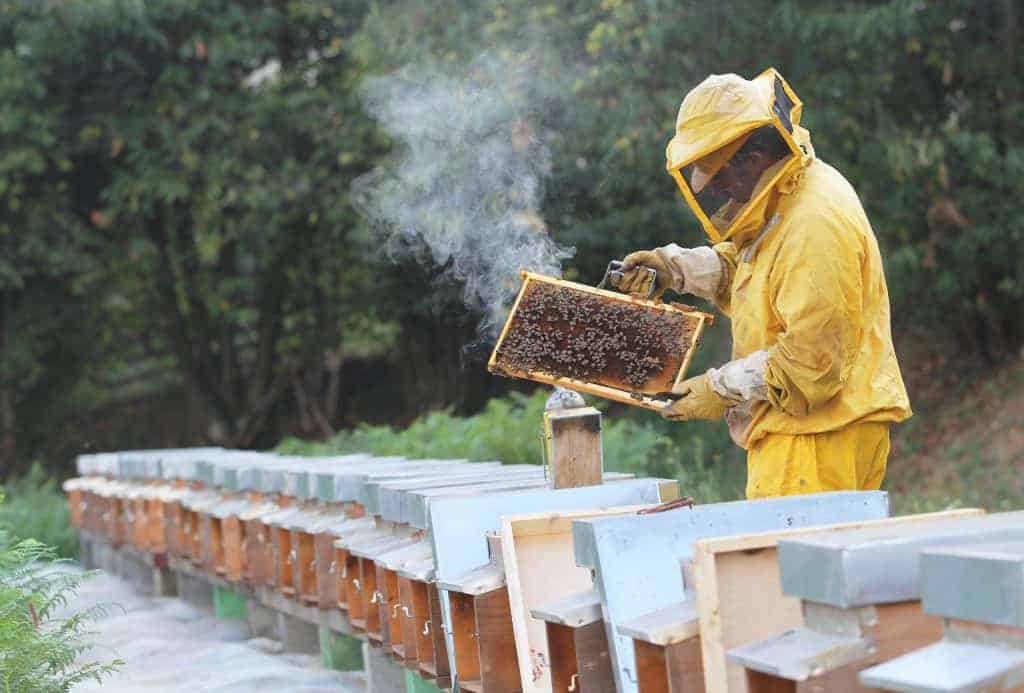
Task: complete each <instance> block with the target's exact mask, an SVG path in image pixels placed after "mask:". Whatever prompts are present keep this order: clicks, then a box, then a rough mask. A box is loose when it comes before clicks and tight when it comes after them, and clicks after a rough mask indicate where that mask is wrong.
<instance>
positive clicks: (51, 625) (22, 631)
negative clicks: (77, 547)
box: [0, 498, 122, 693]
mask: <svg viewBox="0 0 1024 693" xmlns="http://www.w3.org/2000/svg"><path fill="white" fill-rule="evenodd" d="M2 500H3V499H2V498H0V503H2ZM0 507H2V506H0ZM89 575H90V574H89V573H85V574H82V573H74V572H70V571H66V570H61V569H60V561H59V560H57V554H56V551H55V550H54V549H53V548H52V547H49V546H47V545H45V544H43V543H41V542H39V541H36V540H35V539H21V540H17V539H15V538H14V536H13V535H12V534H11V533H10V532H9V531H8V530H7V529H5V528H2V527H0V689H2V690H3V691H17V692H18V693H53V692H55V691H62V692H63V691H70V690H71V688H72V687H73V686H74V685H75V684H77V683H79V682H81V681H84V680H86V679H95V680H96V681H98V682H99V681H102V678H103V676H105V675H107V674H109V673H111V672H113V671H115V670H116V669H117V667H119V666H120V665H121V664H122V662H121V661H120V660H115V661H113V662H107V663H100V662H91V663H87V664H84V665H77V664H76V661H75V660H76V659H77V657H78V656H79V655H81V654H83V653H85V652H88V651H89V650H90V649H91V647H92V646H91V645H90V644H89V643H88V636H89V632H88V631H87V630H86V625H87V624H88V622H89V621H90V620H91V619H92V618H94V617H96V616H98V615H100V614H102V613H103V612H104V611H105V610H106V607H105V606H103V605H98V606H95V607H93V608H91V609H87V610H85V611H81V612H78V613H75V614H72V615H71V616H69V617H66V618H64V617H61V616H59V615H58V614H57V612H58V611H59V610H61V609H63V608H65V607H66V606H67V604H68V598H69V597H70V596H71V594H72V593H74V591H75V590H76V589H77V588H78V586H79V585H80V584H81V582H82V580H84V579H86V578H88V577H89Z"/></svg>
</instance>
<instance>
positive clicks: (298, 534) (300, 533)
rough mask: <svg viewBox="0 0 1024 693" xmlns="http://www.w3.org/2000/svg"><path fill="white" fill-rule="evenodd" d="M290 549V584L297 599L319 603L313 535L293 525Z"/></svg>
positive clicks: (309, 603)
mask: <svg viewBox="0 0 1024 693" xmlns="http://www.w3.org/2000/svg"><path fill="white" fill-rule="evenodd" d="M291 535H292V536H291V541H292V551H293V552H294V553H295V561H294V563H293V564H292V584H293V585H294V586H295V592H296V596H297V597H298V599H299V601H300V602H302V603H303V604H305V605H307V606H315V605H317V604H318V603H319V597H318V595H317V585H316V578H317V565H316V547H315V545H314V535H313V534H312V533H311V532H310V531H309V530H308V529H306V528H299V527H294V528H292V532H291Z"/></svg>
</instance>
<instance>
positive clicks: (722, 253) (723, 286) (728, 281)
mask: <svg viewBox="0 0 1024 693" xmlns="http://www.w3.org/2000/svg"><path fill="white" fill-rule="evenodd" d="M713 249H714V251H715V253H717V254H718V259H719V260H721V261H722V272H724V273H725V276H724V277H723V278H722V280H721V282H720V283H719V284H718V293H717V294H716V295H715V300H714V303H715V306H716V307H717V308H718V310H720V311H722V314H723V315H725V316H728V315H729V311H730V309H731V305H732V279H733V277H734V276H736V262H737V261H738V260H737V258H738V257H739V250H738V249H737V248H736V245H735V244H734V243H731V242H729V241H726V242H724V243H718V244H716V245H715V246H713Z"/></svg>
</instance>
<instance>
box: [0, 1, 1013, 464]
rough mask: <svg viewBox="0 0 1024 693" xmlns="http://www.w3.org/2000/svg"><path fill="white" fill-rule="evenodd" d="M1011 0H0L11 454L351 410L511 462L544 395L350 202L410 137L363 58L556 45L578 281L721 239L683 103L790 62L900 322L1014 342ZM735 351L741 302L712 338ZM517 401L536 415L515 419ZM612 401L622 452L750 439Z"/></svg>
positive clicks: (993, 343) (820, 146)
mask: <svg viewBox="0 0 1024 693" xmlns="http://www.w3.org/2000/svg"><path fill="white" fill-rule="evenodd" d="M1019 15H1020V8H1019V3H1016V2H1014V1H1013V0H993V2H985V3H981V2H976V1H972V0H949V1H947V2H941V3H939V2H932V3H925V2H919V1H918V0H850V1H849V2H843V3H819V2H810V0H781V1H771V2H769V1H768V0H735V1H734V2H729V3H698V2H691V1H684V2H679V1H678V0H646V1H644V2H635V1H628V0H587V1H583V2H575V1H574V2H527V1H526V0H506V1H499V0H478V1H475V2H462V1H458V0H442V1H441V2H436V3H431V4H430V6H429V7H425V6H424V5H423V4H422V3H417V2H412V1H411V0H391V1H375V2H370V1H363V0H273V1H271V0H153V1H150V2H144V3H143V2H137V1H136V0H0V109H2V112H0V477H3V476H5V475H7V474H10V473H11V472H12V471H24V470H26V469H27V468H28V465H29V463H30V461H31V460H32V459H34V458H43V459H44V460H45V461H46V462H47V463H48V464H49V465H50V466H51V467H53V468H57V467H61V468H63V470H64V471H66V470H67V464H68V461H69V460H70V459H71V457H72V456H73V454H75V453H78V452H82V451H88V450H91V449H97V448H126V447H133V446H136V447H141V446H155V445H185V444H191V443H198V442H204V441H210V442H215V443H219V444H223V445H231V446H257V447H267V446H271V445H274V444H275V443H277V441H279V440H280V439H281V438H282V437H283V436H285V435H289V434H291V435H299V436H301V437H302V438H305V439H330V440H331V441H332V443H331V444H332V445H334V446H337V447H341V448H348V447H351V446H358V445H371V444H372V445H374V446H380V447H381V449H383V448H386V447H387V446H388V445H391V444H392V443H390V442H388V440H387V439H388V437H389V436H388V435H387V434H386V433H385V432H384V429H381V428H375V427H373V426H370V427H365V426H364V427H360V424H361V423H370V424H378V425H379V424H382V423H388V424H396V425H400V424H407V423H409V422H411V421H412V420H414V419H415V418H416V417H417V416H420V415H426V417H425V418H423V419H421V420H420V421H419V422H418V423H416V424H415V427H414V428H413V429H412V430H413V431H415V432H416V435H419V436H421V437H423V438H424V439H425V440H424V442H421V443H417V444H416V445H419V446H422V447H423V450H424V451H426V450H427V449H428V448H429V447H430V446H432V445H440V444H441V443H440V442H433V441H435V439H436V440H437V441H441V440H447V441H449V442H448V443H446V445H448V446H449V447H446V448H445V449H446V450H452V451H453V452H451V453H446V454H460V455H467V456H470V452H472V453H473V455H471V456H474V457H475V456H477V453H479V454H480V455H484V456H490V457H502V458H505V457H507V458H509V459H507V460H506V461H513V460H520V459H523V458H524V457H525V455H526V454H527V452H526V451H527V450H529V449H531V448H533V447H535V432H534V431H532V430H530V429H531V428H532V426H533V423H532V421H533V420H535V419H533V418H531V417H533V414H534V413H535V411H538V409H537V408H538V407H539V404H538V402H539V398H540V397H541V396H540V395H538V396H537V397H536V398H534V399H525V400H524V399H522V398H519V397H513V398H512V399H509V400H502V401H494V400H493V399H492V398H493V397H495V396H500V395H503V394H505V393H506V392H507V391H508V389H509V387H510V383H508V382H506V381H502V380H499V379H496V378H492V377H491V376H489V375H487V374H486V372H485V370H484V367H483V358H482V357H483V356H485V355H486V345H477V346H476V347H471V346H470V345H471V344H472V343H473V342H474V341H475V339H476V332H475V328H476V324H477V319H478V316H475V315H471V314H469V313H467V311H466V309H465V308H464V306H463V305H462V303H461V301H460V300H459V295H460V290H459V287H458V286H455V285H453V284H452V283H451V282H450V281H445V280H443V279H439V276H440V268H436V267H433V266H431V265H430V264H429V263H424V262H417V261H416V260H415V259H414V260H409V261H405V262H401V263H399V264H394V263H392V262H391V261H390V260H389V259H388V258H386V257H384V256H383V255H382V254H381V253H380V252H378V248H377V244H378V242H379V241H378V238H377V237H376V236H375V235H374V233H373V231H372V229H371V228H370V227H369V225H368V224H367V222H366V220H364V219H362V218H361V217H360V216H359V214H358V213H357V212H356V211H355V209H354V207H353V204H352V200H351V199H350V198H351V185H352V182H353V180H355V179H356V178H357V177H358V176H359V175H361V174H363V173H365V172H366V171H368V170H370V169H372V168H373V167H374V166H375V165H377V164H378V163H380V162H381V161H382V160H383V158H384V157H386V156H387V155H388V153H389V151H390V147H391V143H389V142H388V141H387V140H386V138H385V137H384V136H383V135H382V133H381V132H380V131H379V130H378V128H377V126H376V124H375V123H374V122H373V120H372V119H371V118H370V117H369V116H368V115H367V114H366V112H365V109H364V107H363V105H362V103H361V102H360V99H359V86H360V85H361V84H362V83H363V81H364V80H365V79H366V78H367V77H370V76H375V75H383V74H389V73H391V72H392V71H394V70H396V69H398V68H401V67H402V66H405V65H410V64H415V65H420V66H425V67H427V68H432V69H436V70H438V71H439V72H444V71H445V70H446V69H448V68H450V67H452V66H455V65H464V64H467V63H469V62H471V61H472V59H473V58H474V57H475V56H477V55H479V54H480V53H481V52H484V51H491V52H496V53H499V54H501V55H504V56H506V57H508V58H509V59H511V60H515V59H516V58H517V56H526V55H531V54H536V53H538V52H540V51H541V50H542V49H543V52H544V54H545V56H547V57H546V58H545V59H546V60H548V61H549V62H548V63H547V64H549V65H550V66H552V69H554V68H555V67H557V66H558V65H561V66H562V69H563V71H564V74H563V76H564V77H566V78H567V79H566V85H567V86H566V87H565V88H566V89H567V90H568V91H569V96H570V97H571V101H572V103H573V106H572V108H571V109H570V111H571V112H569V113H562V114H560V115H559V118H558V119H557V122H553V123H540V124H541V125H557V132H558V137H557V139H556V140H555V144H554V151H553V161H552V175H551V180H550V181H548V187H547V190H548V194H547V197H546V201H545V207H544V209H543V210H542V212H543V216H544V219H545V221H546V222H547V226H548V229H549V231H550V233H551V234H552V235H553V236H554V238H555V239H556V240H557V241H558V242H560V243H563V244H566V245H572V246H575V248H576V250H577V252H576V256H575V258H574V259H573V260H572V261H571V262H570V263H569V264H568V265H567V266H566V268H565V271H566V275H567V276H568V277H569V278H573V279H578V280H581V281H585V282H590V283H594V282H596V281H597V280H598V279H599V277H600V273H601V272H602V270H603V268H604V266H605V265H606V263H607V261H608V260H609V259H610V258H614V257H621V256H622V255H623V254H624V253H625V252H628V251H630V250H634V249H637V248H648V247H652V246H656V245H662V244H664V243H667V242H670V241H674V242H677V243H680V244H682V245H695V244H699V243H702V242H704V239H703V238H702V236H701V233H700V231H699V230H698V228H697V225H696V224H695V223H694V221H693V220H692V218H691V217H690V216H689V214H688V213H687V212H686V210H685V206H684V204H683V203H682V201H681V200H680V199H679V196H678V193H677V192H676V191H675V190H674V186H673V183H672V181H671V179H670V178H669V177H668V176H667V175H665V173H664V164H663V152H664V145H665V142H666V141H667V139H668V138H669V136H670V133H671V131H672V127H673V122H674V116H675V112H676V109H677V108H678V104H679V101H680V99H681V98H682V96H683V95H684V94H685V93H686V91H687V90H688V89H689V88H691V87H692V86H693V85H695V84H696V83H697V82H698V81H700V80H701V79H702V78H703V77H704V76H706V75H707V74H709V73H712V72H726V71H735V72H738V73H740V74H743V75H746V76H752V75H753V74H756V73H757V72H759V71H760V70H762V69H763V68H765V67H767V66H769V65H771V66H775V67H777V68H779V69H780V70H781V71H782V73H783V74H784V75H785V76H786V77H787V78H788V80H789V81H790V83H791V84H792V85H793V86H794V88H795V89H796V91H797V93H798V94H799V95H800V96H801V97H802V98H803V100H804V102H805V109H804V113H805V117H804V123H805V125H807V126H808V128H809V129H810V130H811V132H812V135H813V138H814V143H815V147H816V150H817V152H818V155H819V156H820V157H821V158H822V159H824V160H826V161H829V162H830V163H832V164H834V165H836V166H837V167H838V168H839V169H840V170H841V171H843V172H844V173H845V174H846V175H847V177H848V178H849V179H850V180H851V181H852V182H853V184H854V185H855V187H856V188H857V189H858V191H859V192H860V194H861V196H862V199H863V201H864V204H865V206H866V208H867V210H868V213H869V216H870V218H871V219H872V222H873V225H874V227H875V230H876V233H877V234H878V236H879V240H880V242H881V244H882V247H883V251H884V254H885V257H886V259H887V276H888V279H889V282H890V288H891V293H892V298H893V301H894V315H896V316H898V319H897V320H896V323H897V324H896V327H897V328H898V330H900V331H907V330H910V329H914V330H920V331H923V333H924V334H925V335H927V338H928V339H932V340H934V341H937V342H942V343H947V342H948V343H950V344H951V347H950V348H951V349H952V350H953V351H954V352H955V353H957V354H958V356H959V357H960V358H962V359H965V360H969V359H973V358H982V359H987V360H988V361H990V362H991V361H996V360H998V359H1001V358H1003V357H1004V356H1005V355H1006V354H1010V353H1014V352H1015V351H1016V350H1017V349H1018V348H1019V347H1020V345H1021V343H1022V342H1024V327H1022V325H1024V323H1022V322H1021V321H1020V320H1019V316H1020V308H1019V306H1020V302H1021V299H1022V298H1024V277H1022V269H1024V263H1022V262H1021V260H1020V258H1021V257H1022V254H1024V217H1022V216H1021V215H1020V214H1019V213H1018V211H1017V209H1016V208H1017V204H1016V202H1017V200H1019V199H1021V198H1022V195H1024V147H1022V137H1021V130H1022V127H1024V126H1022V123H1024V106H1022V104H1024V100H1022V99H1021V82H1022V79H1024V77H1022V75H1024V70H1022V67H1024V65H1022V62H1024V57H1022V56H1024V52H1022V51H1020V50H1019V46H1020V44H1021V41H1020V32H1019V23H1020V16H1019ZM537 117H538V119H543V118H544V117H545V114H543V113H538V116H537ZM499 163H500V162H496V166H497V165H498V164H499ZM419 259H420V260H422V258H419ZM951 316H952V318H953V319H951ZM727 355H728V325H727V324H726V323H725V322H724V321H723V323H722V324H721V325H720V326H719V327H717V328H716V330H715V332H714V333H713V334H712V335H710V336H709V339H708V343H707V345H706V346H705V348H704V350H703V352H702V354H701V361H700V362H699V363H697V364H696V368H697V369H699V368H703V367H706V366H708V365H712V364H713V363H715V362H720V361H722V360H724V359H725V358H726V357H727ZM911 394H912V397H913V395H914V393H911ZM488 401H491V403H490V404H486V408H485V403H487V402H488ZM531 407H532V409H531ZM444 410H450V411H451V412H452V413H453V414H456V415H460V416H461V415H466V414H473V413H475V412H478V411H481V410H482V411H483V415H482V416H481V417H480V418H479V419H475V420H479V421H486V422H490V423H491V424H492V428H493V430H483V429H482V428H475V427H474V426H477V425H480V426H483V424H473V423H467V422H462V423H459V422H457V419H456V418H453V417H445V416H444V415H441V414H430V412H435V411H444ZM509 411H516V412H526V414H524V415H523V416H522V420H523V421H524V423H523V424H522V429H521V430H516V428H515V426H508V425H506V426H505V428H502V426H500V425H497V424H498V422H501V421H509V420H510V417H509ZM608 415H609V424H608V436H607V437H608V445H609V453H608V459H609V467H610V468H616V467H615V465H617V464H622V465H623V467H622V468H629V469H645V470H646V471H648V472H650V473H659V474H663V475H673V474H675V473H676V470H678V469H683V470H687V469H690V468H691V467H692V465H691V462H690V461H691V460H696V459H698V458H699V459H706V460H717V459H733V457H734V456H735V455H736V452H737V451H736V450H735V449H732V448H730V446H729V444H728V443H727V441H726V438H725V432H724V429H723V428H722V427H720V426H696V425H686V426H678V427H675V428H671V429H670V428H668V427H665V426H664V425H663V424H662V423H661V422H660V421H655V420H653V419H654V417H653V416H652V415H650V414H644V413H638V412H622V411H619V410H613V409H612V410H609V412H608ZM511 418H514V417H511ZM467 421H471V420H467ZM339 431H349V432H345V433H338V432H339ZM619 431H621V432H622V433H621V441H620V442H615V441H616V436H619V435H620V433H619ZM627 434H628V435H627ZM408 435H409V436H412V435H413V434H412V433H410V434H408ZM513 435H515V436H525V438H524V439H523V440H524V441H528V442H519V441H517V442H516V443H514V444H510V443H509V442H507V441H502V440H501V438H503V437H510V438H511V437H513ZM404 440H405V443H410V440H411V439H408V438H407V439H404ZM456 441H457V442H456ZM638 441H642V445H641V443H640V442H638ZM643 446H646V447H643ZM619 460H621V462H619ZM680 465H681V466H680ZM686 473H690V472H686Z"/></svg>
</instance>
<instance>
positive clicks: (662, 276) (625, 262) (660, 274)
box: [612, 250, 672, 298]
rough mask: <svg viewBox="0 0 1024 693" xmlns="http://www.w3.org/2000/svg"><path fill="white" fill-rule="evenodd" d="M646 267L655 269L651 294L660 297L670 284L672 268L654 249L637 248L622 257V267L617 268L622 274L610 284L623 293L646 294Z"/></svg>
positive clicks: (647, 280) (647, 286)
mask: <svg viewBox="0 0 1024 693" xmlns="http://www.w3.org/2000/svg"><path fill="white" fill-rule="evenodd" d="M647 269H653V270H654V271H655V277H654V290H653V291H652V292H651V296H653V297H654V298H661V295H662V294H663V293H665V290H666V289H668V288H669V287H671V286H672V270H671V268H669V266H668V263H667V262H666V261H665V260H663V259H662V258H661V256H660V255H658V253H657V251H654V250H638V251H636V252H635V253H630V254H629V255H627V256H626V257H624V258H622V267H620V268H619V272H621V273H622V276H621V277H619V279H618V282H613V283H612V286H614V287H615V288H616V289H618V290H619V291H621V292H622V293H624V294H646V293H647V291H648V289H649V287H650V275H649V274H648V272H647V271H646V270H647Z"/></svg>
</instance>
